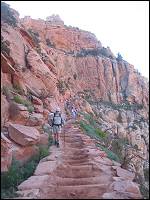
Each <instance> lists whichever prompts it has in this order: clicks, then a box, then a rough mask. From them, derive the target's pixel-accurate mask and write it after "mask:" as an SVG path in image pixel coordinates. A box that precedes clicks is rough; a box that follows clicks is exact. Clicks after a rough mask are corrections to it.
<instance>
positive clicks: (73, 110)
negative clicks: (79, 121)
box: [71, 107, 77, 119]
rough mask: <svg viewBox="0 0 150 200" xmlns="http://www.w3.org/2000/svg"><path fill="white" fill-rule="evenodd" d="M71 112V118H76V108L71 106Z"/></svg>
mask: <svg viewBox="0 0 150 200" xmlns="http://www.w3.org/2000/svg"><path fill="white" fill-rule="evenodd" d="M71 113H72V117H73V119H76V118H77V110H76V109H75V108H74V107H72V110H71Z"/></svg>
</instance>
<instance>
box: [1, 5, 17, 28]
mask: <svg viewBox="0 0 150 200" xmlns="http://www.w3.org/2000/svg"><path fill="white" fill-rule="evenodd" d="M1 20H2V21H3V22H5V23H7V24H9V25H11V26H13V27H16V26H17V20H16V18H15V16H14V13H13V11H12V10H11V8H10V7H9V5H8V4H6V3H4V2H1Z"/></svg>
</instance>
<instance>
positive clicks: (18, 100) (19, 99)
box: [14, 95, 32, 107]
mask: <svg viewBox="0 0 150 200" xmlns="http://www.w3.org/2000/svg"><path fill="white" fill-rule="evenodd" d="M14 101H15V102H16V103H19V104H23V105H24V106H26V107H28V106H31V105H32V103H31V102H30V101H28V100H25V99H22V98H21V97H20V96H18V95H15V96H14Z"/></svg>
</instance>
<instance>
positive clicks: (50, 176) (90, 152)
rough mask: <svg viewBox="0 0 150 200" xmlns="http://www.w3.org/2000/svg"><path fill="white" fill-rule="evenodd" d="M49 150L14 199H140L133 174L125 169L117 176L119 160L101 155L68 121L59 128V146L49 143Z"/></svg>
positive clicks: (92, 143) (20, 186) (89, 140)
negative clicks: (61, 129)
mask: <svg viewBox="0 0 150 200" xmlns="http://www.w3.org/2000/svg"><path fill="white" fill-rule="evenodd" d="M64 132H65V135H64V134H63V133H64ZM64 136H65V137H64ZM50 152H51V153H50V156H48V157H46V158H44V159H42V160H41V161H40V163H39V165H38V166H37V168H36V170H35V172H34V175H33V176H31V177H30V178H28V179H27V180H26V181H24V182H23V183H21V184H20V185H19V186H18V189H19V191H18V192H17V193H18V194H19V196H20V197H17V198H18V199H140V198H141V195H140V192H139V188H138V186H137V184H136V183H134V182H133V181H132V180H133V177H134V176H133V174H130V172H128V171H127V170H125V172H126V173H128V178H127V179H126V178H124V176H123V175H122V176H118V175H117V170H119V169H121V168H120V166H119V163H116V162H113V161H111V160H109V159H108V158H107V157H106V156H105V157H104V156H102V155H104V152H103V151H100V150H99V149H97V147H96V146H95V144H94V142H93V140H92V139H90V138H89V137H88V136H86V135H85V134H84V133H83V132H82V131H81V130H80V129H79V128H75V127H74V126H73V124H72V122H71V121H69V122H68V123H67V124H66V125H65V127H64V128H63V132H62V135H61V137H60V148H57V147H55V146H52V147H51V148H50ZM122 185H124V186H122ZM119 186H120V187H119ZM17 198H16V199H17Z"/></svg>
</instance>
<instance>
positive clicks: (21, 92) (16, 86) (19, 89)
mask: <svg viewBox="0 0 150 200" xmlns="http://www.w3.org/2000/svg"><path fill="white" fill-rule="evenodd" d="M14 91H15V92H17V93H18V94H20V95H23V94H24V92H23V89H22V88H21V87H20V86H19V85H17V84H15V85H14Z"/></svg>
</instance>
